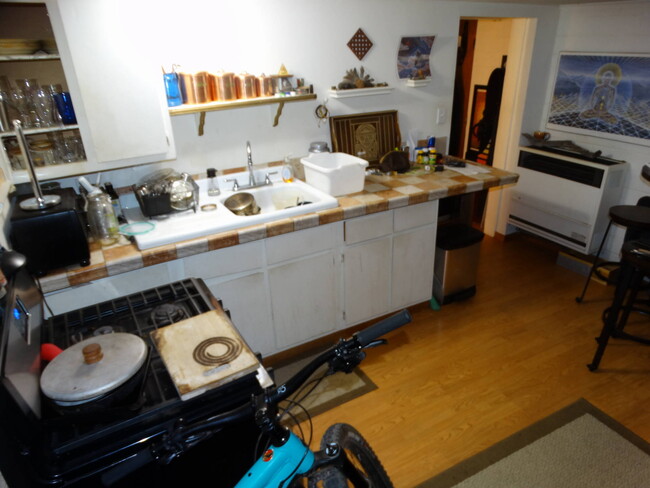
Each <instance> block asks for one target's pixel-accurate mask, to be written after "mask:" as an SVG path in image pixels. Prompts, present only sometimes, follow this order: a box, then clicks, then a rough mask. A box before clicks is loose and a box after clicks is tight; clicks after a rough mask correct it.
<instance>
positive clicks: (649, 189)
mask: <svg viewBox="0 0 650 488" xmlns="http://www.w3.org/2000/svg"><path fill="white" fill-rule="evenodd" d="M649 25H650V3H648V2H645V1H630V2H615V3H614V2H612V3H598V4H589V5H566V6H563V7H561V10H560V22H559V27H558V35H557V39H556V42H555V46H554V48H553V54H552V70H553V73H554V70H555V66H556V64H557V60H558V57H559V53H560V52H568V51H573V52H593V53H648V52H650V30H649V29H648V26H649ZM552 89H553V86H552V81H551V82H550V83H549V84H548V86H547V89H546V94H545V110H547V109H548V106H549V103H550V99H551V93H552ZM531 99H532V96H531V94H530V93H529V97H528V100H531ZM540 115H541V116H542V118H540V119H539V120H538V125H537V127H539V128H543V127H544V125H545V116H546V113H545V112H544V113H541V114H540ZM534 127H535V125H534V124H530V125H529V126H528V129H529V130H528V131H531V130H538V129H535V128H534ZM550 132H551V134H552V138H553V139H570V140H572V141H573V142H575V143H576V144H578V145H580V146H582V147H585V148H587V149H589V150H591V151H598V150H600V151H602V152H603V155H604V156H610V157H613V158H615V159H620V160H624V161H627V162H628V163H629V167H628V171H627V173H626V177H625V183H624V190H623V195H622V197H621V201H620V202H619V203H620V204H624V205H635V204H636V202H637V201H638V199H639V198H640V197H642V196H644V195H649V194H650V185H649V184H648V183H646V182H645V181H644V180H643V179H642V178H641V176H640V174H641V168H642V167H643V165H644V164H645V163H648V162H650V147H648V146H643V145H638V144H629V143H623V142H619V141H615V140H611V139H605V138H601V137H593V136H587V135H581V134H576V133H571V132H565V131H550ZM612 229H614V227H613V228H612ZM624 233H625V231H624V229H622V228H616V232H615V233H612V238H609V239H608V242H607V244H606V250H605V251H606V257H608V259H617V257H618V252H619V250H620V248H621V245H622V242H623V236H624Z"/></svg>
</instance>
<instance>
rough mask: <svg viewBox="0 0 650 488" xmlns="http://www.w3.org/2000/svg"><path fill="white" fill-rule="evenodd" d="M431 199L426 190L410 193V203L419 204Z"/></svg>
mask: <svg viewBox="0 0 650 488" xmlns="http://www.w3.org/2000/svg"><path fill="white" fill-rule="evenodd" d="M428 201H429V194H428V193H426V192H422V193H413V194H412V195H409V205H417V204H418V203H424V202H428Z"/></svg>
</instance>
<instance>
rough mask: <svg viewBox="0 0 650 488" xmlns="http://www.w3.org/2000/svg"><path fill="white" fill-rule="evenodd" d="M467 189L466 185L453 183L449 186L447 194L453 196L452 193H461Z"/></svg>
mask: <svg viewBox="0 0 650 488" xmlns="http://www.w3.org/2000/svg"><path fill="white" fill-rule="evenodd" d="M466 191H467V185H464V184H461V185H454V186H450V187H449V192H448V194H447V195H448V196H450V197H451V196H454V195H462V194H463V193H465V192H466Z"/></svg>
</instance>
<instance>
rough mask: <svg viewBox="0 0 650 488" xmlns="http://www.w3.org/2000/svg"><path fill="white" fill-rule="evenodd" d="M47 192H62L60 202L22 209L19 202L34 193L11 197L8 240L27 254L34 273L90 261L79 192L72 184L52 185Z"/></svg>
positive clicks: (18, 249)
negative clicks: (66, 185) (51, 205)
mask: <svg viewBox="0 0 650 488" xmlns="http://www.w3.org/2000/svg"><path fill="white" fill-rule="evenodd" d="M48 194H56V195H59V196H60V197H61V202H60V203H59V204H57V205H54V206H53V207H48V208H44V209H40V210H23V209H21V208H20V202H21V201H22V200H25V199H28V198H32V197H33V195H31V194H29V195H24V194H23V195H20V194H16V195H14V196H13V198H12V209H11V217H10V223H9V225H10V228H9V240H10V242H11V246H12V248H13V250H14V251H18V252H19V253H21V254H23V255H24V256H25V257H26V258H27V265H26V266H27V269H28V270H29V271H30V272H31V273H32V274H34V275H35V276H42V275H44V274H45V273H47V272H48V271H50V270H53V269H57V268H63V267H65V266H69V265H73V264H78V265H81V266H88V265H89V264H90V250H89V248H88V237H87V234H86V225H85V222H84V220H83V218H82V216H83V212H82V210H81V206H80V201H79V197H78V195H77V194H76V192H75V191H74V189H72V188H57V189H52V190H48Z"/></svg>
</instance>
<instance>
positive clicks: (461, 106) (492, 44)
mask: <svg viewBox="0 0 650 488" xmlns="http://www.w3.org/2000/svg"><path fill="white" fill-rule="evenodd" d="M535 30H536V20H535V19H525V18H522V19H515V18H469V17H468V18H461V19H460V23H459V48H458V49H459V52H458V64H457V69H456V75H457V76H456V82H455V89H454V102H453V103H454V105H453V108H452V121H451V124H452V125H451V131H450V144H449V153H450V154H452V155H455V156H457V157H461V158H464V159H473V157H472V155H473V154H474V155H476V156H477V157H476V160H479V159H480V158H479V156H480V153H481V151H480V147H475V146H472V144H473V142H472V141H471V138H472V133H471V128H472V126H475V125H476V122H477V121H478V120H480V118H478V119H475V120H474V123H473V124H472V123H471V122H472V121H471V117H472V107H473V106H474V113H475V115H476V114H477V112H478V113H480V110H481V108H480V103H481V100H480V97H481V96H482V95H484V93H482V88H485V87H487V85H488V84H489V81H490V76H491V75H492V74H493V72H494V71H495V70H497V69H499V68H504V71H503V73H502V74H503V76H502V78H501V80H500V81H501V83H500V85H501V86H500V88H501V89H502V90H501V93H502V96H501V98H500V103H499V106H500V110H499V111H497V116H496V119H495V120H494V125H495V128H494V133H493V134H492V137H491V138H490V140H489V153H488V154H486V156H485V158H484V161H482V162H484V163H485V164H488V163H489V164H490V165H493V166H495V167H497V168H500V169H505V170H509V171H512V170H514V163H512V162H510V159H512V157H513V156H514V157H516V154H517V148H518V146H519V138H520V133H521V120H522V118H523V111H524V105H525V96H526V88H527V85H528V71H529V67H530V62H531V58H532V51H533V45H534V37H535ZM463 38H465V41H463ZM506 60H507V70H505V68H506V66H505V65H506ZM459 73H460V74H461V75H462V78H461V79H460V80H459ZM460 87H462V88H460ZM477 106H478V107H479V108H476V107H477ZM504 107H506V109H504ZM474 149H478V151H476V152H474V153H472V150H474ZM468 156H469V158H468ZM510 166H513V167H510ZM492 193H498V194H499V195H493V194H488V191H484V192H480V193H478V194H477V196H479V195H481V194H482V196H480V197H479V198H476V202H475V203H474V209H473V212H472V224H473V225H474V226H475V227H477V228H480V229H481V230H483V231H484V232H485V233H486V234H488V235H494V233H495V232H496V231H498V232H499V233H503V234H505V228H506V224H505V222H506V221H507V211H508V208H507V207H508V205H507V203H508V202H509V195H508V192H507V191H501V190H500V191H498V192H492Z"/></svg>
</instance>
